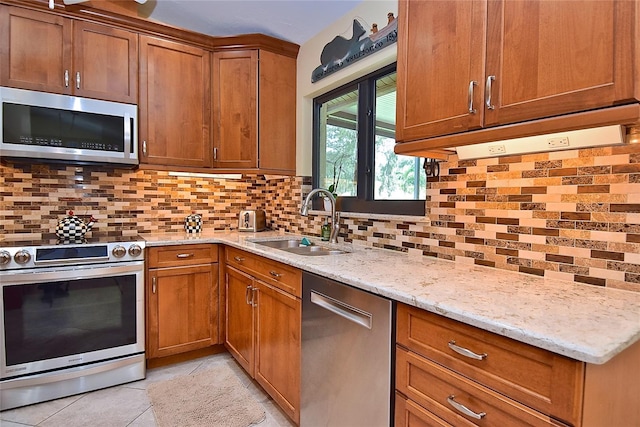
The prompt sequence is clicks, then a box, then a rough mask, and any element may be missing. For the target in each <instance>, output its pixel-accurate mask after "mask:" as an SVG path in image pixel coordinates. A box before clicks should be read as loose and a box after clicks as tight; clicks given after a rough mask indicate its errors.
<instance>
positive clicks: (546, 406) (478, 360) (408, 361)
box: [395, 304, 640, 427]
mask: <svg viewBox="0 0 640 427" xmlns="http://www.w3.org/2000/svg"><path fill="white" fill-rule="evenodd" d="M396 341H397V345H396V401H395V408H396V411H395V425H396V426H423V425H428V426H452V425H453V426H474V425H477V426H485V427H488V426H496V427H498V426H514V427H516V426H576V427H577V426H583V427H599V426H605V425H610V426H623V425H638V423H640V409H638V402H637V399H638V393H639V392H640V385H638V383H639V382H638V373H637V372H635V371H634V372H630V371H629V368H630V367H631V366H638V363H640V342H639V343H636V345H634V346H632V347H631V348H629V349H628V350H626V351H624V352H623V353H622V354H620V355H618V356H616V357H614V358H613V359H612V360H611V361H609V362H608V363H606V364H604V365H591V364H585V363H583V362H579V361H576V360H573V359H570V358H567V357H564V356H560V355H557V354H555V353H552V352H549V351H547V350H543V349H540V348H536V347H533V346H530V345H528V344H524V343H520V342H517V341H514V340H512V339H509V338H506V337H503V336H499V335H496V334H493V333H491V332H487V331H484V330H481V329H478V328H475V327H473V326H469V325H466V324H463V323H460V322H457V321H454V320H451V319H447V318H444V317H442V316H439V315H437V314H434V313H429V312H427V311H424V310H421V309H418V308H415V307H411V306H407V305H404V304H398V306H397V334H396Z"/></svg>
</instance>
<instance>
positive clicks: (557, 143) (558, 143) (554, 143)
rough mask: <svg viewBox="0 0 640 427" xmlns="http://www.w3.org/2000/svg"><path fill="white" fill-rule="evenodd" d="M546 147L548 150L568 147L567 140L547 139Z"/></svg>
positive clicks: (564, 138) (562, 138)
mask: <svg viewBox="0 0 640 427" xmlns="http://www.w3.org/2000/svg"><path fill="white" fill-rule="evenodd" d="M547 146H548V147H549V148H560V147H568V146H569V138H567V137H561V138H550V139H547Z"/></svg>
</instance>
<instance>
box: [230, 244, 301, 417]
mask: <svg viewBox="0 0 640 427" xmlns="http://www.w3.org/2000/svg"><path fill="white" fill-rule="evenodd" d="M225 254H226V255H225V301H226V306H225V308H226V316H225V345H226V347H227V349H228V350H229V352H230V353H231V354H232V355H233V357H234V358H235V359H236V360H237V361H238V363H239V364H240V365H241V366H242V367H243V368H244V369H245V370H246V371H247V373H249V375H250V376H251V377H252V378H255V380H256V381H257V382H258V384H260V385H261V386H262V387H263V388H264V390H265V391H266V392H267V393H268V394H269V395H270V396H271V397H272V398H273V399H274V401H275V402H276V403H277V404H278V405H279V406H280V408H282V410H283V411H284V413H286V414H287V415H288V416H289V417H290V418H291V419H292V420H293V421H294V422H295V423H296V424H298V423H299V422H300V357H301V337H300V334H301V325H302V301H301V295H302V272H301V271H300V270H298V269H296V268H293V267H290V266H288V265H285V264H281V263H279V262H276V261H272V260H268V259H265V258H262V257H260V256H257V255H254V254H251V253H248V252H244V251H241V250H238V249H235V248H230V247H226V248H225Z"/></svg>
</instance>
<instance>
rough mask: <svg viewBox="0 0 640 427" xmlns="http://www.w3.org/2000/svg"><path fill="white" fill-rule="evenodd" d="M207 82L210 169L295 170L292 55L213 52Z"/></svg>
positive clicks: (264, 51) (253, 50)
mask: <svg viewBox="0 0 640 427" xmlns="http://www.w3.org/2000/svg"><path fill="white" fill-rule="evenodd" d="M212 81H213V83H212V85H213V86H212V87H213V91H212V92H213V102H212V107H213V129H214V134H213V147H214V161H213V165H214V167H216V168H233V169H256V168H257V169H259V170H260V171H267V172H273V173H283V174H295V169H296V159H295V144H296V142H295V119H296V115H295V106H296V99H295V96H296V59H295V58H291V57H288V56H284V55H279V54H276V53H273V52H269V51H266V50H257V49H252V50H239V51H222V52H214V54H213V78H212Z"/></svg>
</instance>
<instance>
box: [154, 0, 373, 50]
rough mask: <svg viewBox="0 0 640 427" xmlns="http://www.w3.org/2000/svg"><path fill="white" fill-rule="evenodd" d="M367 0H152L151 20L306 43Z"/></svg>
mask: <svg viewBox="0 0 640 427" xmlns="http://www.w3.org/2000/svg"><path fill="white" fill-rule="evenodd" d="M362 1H363V0H148V1H147V3H146V4H145V5H143V6H142V7H143V8H145V9H146V10H145V12H146V13H145V15H148V16H149V18H150V19H152V20H155V21H159V22H162V23H165V24H169V25H173V26H176V27H180V28H185V29H188V30H192V31H196V32H198V33H203V34H209V35H212V36H234V35H238V34H250V33H262V34H266V35H269V36H273V37H277V38H280V39H284V40H287V41H291V42H293V43H296V44H299V45H302V44H303V43H305V42H306V41H308V40H309V39H311V38H312V37H313V36H315V35H316V34H318V33H319V32H320V31H322V30H323V29H325V28H326V27H328V26H329V25H330V24H331V23H333V22H334V21H336V20H338V18H340V17H342V16H343V15H345V14H346V13H347V12H349V11H350V10H352V9H353V8H354V7H355V6H357V5H358V4H359V3H361V2H362Z"/></svg>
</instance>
